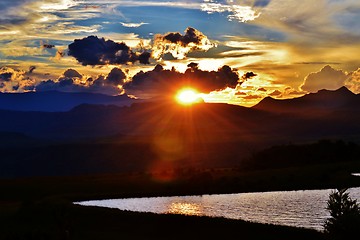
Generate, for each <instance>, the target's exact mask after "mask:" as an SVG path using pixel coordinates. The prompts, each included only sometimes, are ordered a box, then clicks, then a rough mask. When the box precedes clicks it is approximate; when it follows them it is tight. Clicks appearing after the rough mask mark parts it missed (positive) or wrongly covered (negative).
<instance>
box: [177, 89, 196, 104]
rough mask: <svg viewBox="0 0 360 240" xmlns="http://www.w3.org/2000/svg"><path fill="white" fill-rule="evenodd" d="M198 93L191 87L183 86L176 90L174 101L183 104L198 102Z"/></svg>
mask: <svg viewBox="0 0 360 240" xmlns="http://www.w3.org/2000/svg"><path fill="white" fill-rule="evenodd" d="M200 99H201V98H200V96H199V93H198V92H197V91H196V90H195V89H192V88H185V89H181V90H180V91H178V93H177V94H176V101H177V102H178V103H180V104H183V105H191V104H194V103H198V102H200Z"/></svg>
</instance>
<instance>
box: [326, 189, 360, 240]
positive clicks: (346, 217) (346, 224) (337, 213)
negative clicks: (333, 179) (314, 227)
mask: <svg viewBox="0 0 360 240" xmlns="http://www.w3.org/2000/svg"><path fill="white" fill-rule="evenodd" d="M346 191H347V189H341V190H339V189H338V190H337V191H333V192H331V193H330V195H329V200H328V202H327V210H329V211H330V218H329V219H327V220H326V222H325V226H324V227H325V233H326V234H327V236H328V237H329V239H351V238H350V237H351V236H354V235H355V236H359V234H360V206H359V204H358V203H357V201H356V200H352V199H351V198H350V196H349V193H348V192H346Z"/></svg>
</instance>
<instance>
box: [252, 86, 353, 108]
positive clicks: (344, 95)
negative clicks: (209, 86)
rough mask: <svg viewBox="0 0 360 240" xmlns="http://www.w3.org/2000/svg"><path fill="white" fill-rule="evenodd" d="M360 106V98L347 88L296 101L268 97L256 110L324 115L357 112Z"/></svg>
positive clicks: (319, 93) (313, 94) (307, 96)
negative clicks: (344, 111)
mask: <svg viewBox="0 0 360 240" xmlns="http://www.w3.org/2000/svg"><path fill="white" fill-rule="evenodd" d="M359 104H360V96H359V95H356V94H354V93H353V92H351V91H350V90H348V89H347V88H346V87H341V88H339V89H338V90H335V91H331V90H320V91H318V92H317V93H310V94H307V95H305V96H302V97H299V98H294V99H283V100H278V99H274V98H271V97H266V98H264V99H263V100H262V101H260V102H259V103H258V104H257V105H255V106H253V108H254V109H257V110H263V111H268V112H273V113H298V114H301V113H303V114H309V113H314V114H316V113H322V112H324V111H333V110H340V109H341V110H345V109H346V110H356V109H355V108H356V107H357V106H359Z"/></svg>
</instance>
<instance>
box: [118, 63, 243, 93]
mask: <svg viewBox="0 0 360 240" xmlns="http://www.w3.org/2000/svg"><path fill="white" fill-rule="evenodd" d="M238 83H239V76H238V73H237V71H236V70H234V69H231V68H230V67H229V66H227V65H225V66H223V67H221V68H219V69H218V70H217V71H203V70H200V69H199V68H198V65H197V64H196V63H190V64H189V65H188V69H187V70H186V71H185V72H184V73H181V72H178V71H176V70H175V69H174V68H173V69H171V70H165V69H164V68H163V67H162V66H161V65H157V66H155V68H154V69H153V70H151V71H148V72H143V71H140V72H139V73H137V74H136V75H135V76H133V78H132V80H131V81H130V82H127V83H125V84H124V86H123V88H124V89H125V91H126V92H127V93H128V94H133V95H135V96H139V97H153V96H159V95H168V94H173V93H174V92H175V91H177V90H179V89H180V88H182V87H193V88H195V89H197V90H198V91H199V92H202V93H209V92H211V91H215V90H222V89H225V88H227V87H230V88H235V87H236V85H237V84H238Z"/></svg>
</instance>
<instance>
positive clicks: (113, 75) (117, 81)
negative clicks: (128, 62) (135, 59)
mask: <svg viewBox="0 0 360 240" xmlns="http://www.w3.org/2000/svg"><path fill="white" fill-rule="evenodd" d="M125 79H126V75H125V73H124V72H123V71H122V70H121V69H120V68H113V69H112V70H111V71H110V73H109V75H108V76H107V78H106V80H107V81H108V83H110V84H112V85H115V86H117V85H123V84H124V80H125Z"/></svg>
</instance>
